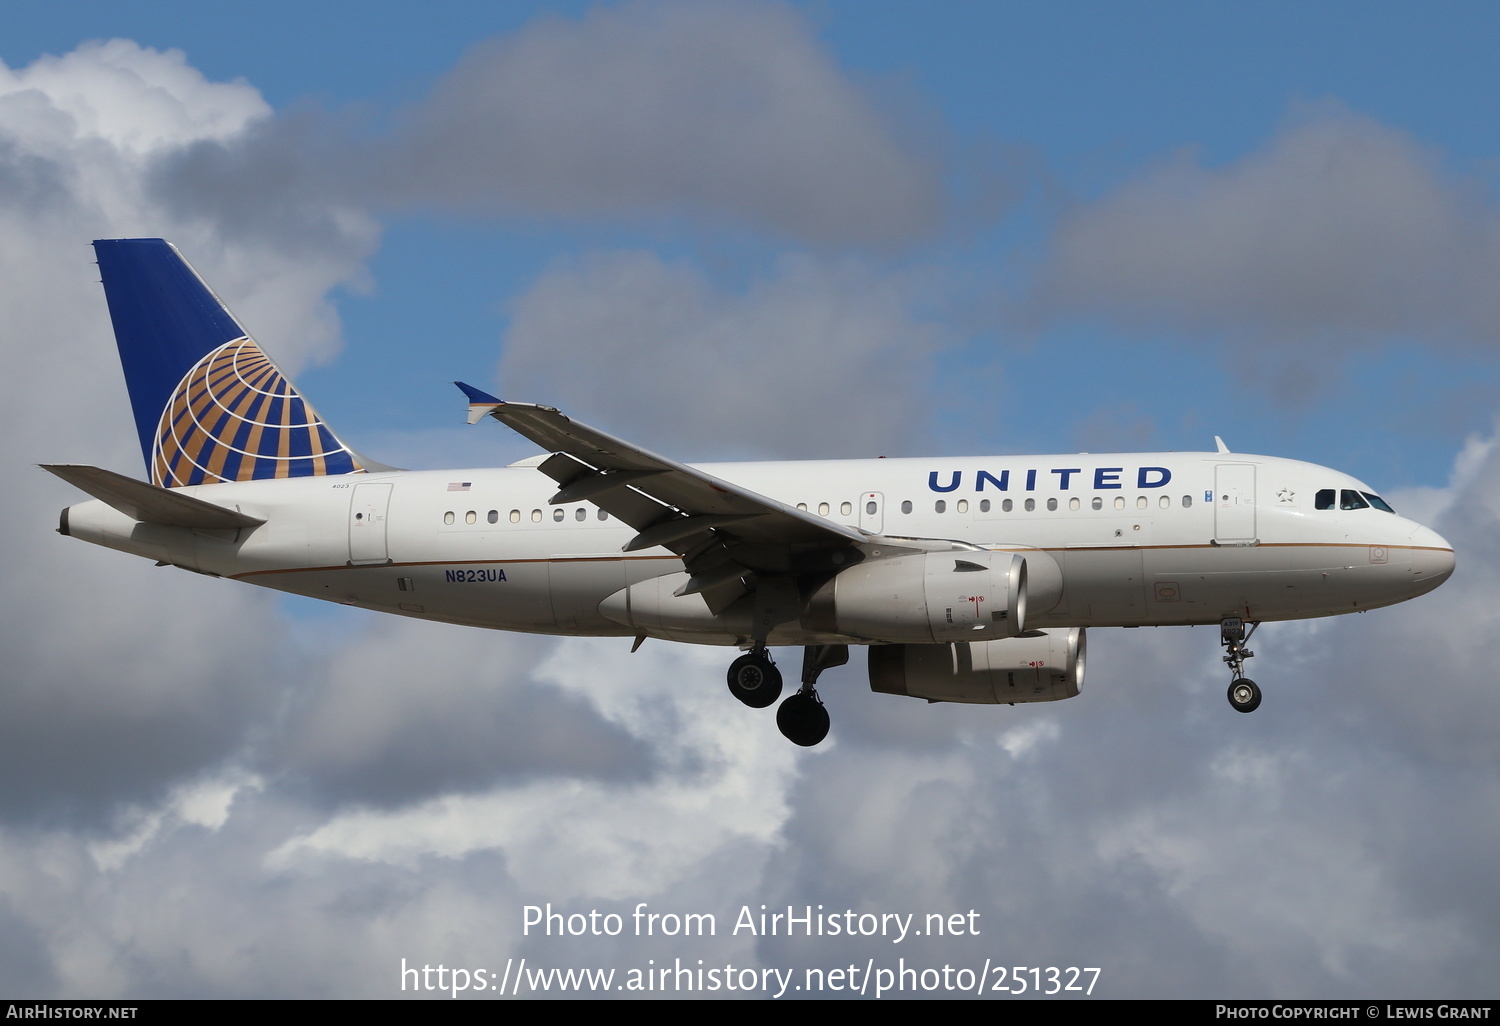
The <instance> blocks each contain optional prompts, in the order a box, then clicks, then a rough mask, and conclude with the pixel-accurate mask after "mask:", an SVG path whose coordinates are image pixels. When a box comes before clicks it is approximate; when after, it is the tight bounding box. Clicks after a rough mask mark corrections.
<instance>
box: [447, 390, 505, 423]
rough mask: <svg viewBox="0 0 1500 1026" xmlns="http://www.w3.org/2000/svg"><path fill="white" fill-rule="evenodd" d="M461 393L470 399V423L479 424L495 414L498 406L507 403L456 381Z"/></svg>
mask: <svg viewBox="0 0 1500 1026" xmlns="http://www.w3.org/2000/svg"><path fill="white" fill-rule="evenodd" d="M454 384H455V385H457V386H458V389H459V391H460V392H462V393H463V394H464V395H466V396H468V397H469V423H470V424H478V423H479V422H480V421H481V420H483V419H484V418H485V417H486V416H487V415H489V414H491V413H494V412H495V408H496V407H497V406H504V405H505V402H504V401H503V400H501V399H496V398H495V397H494V396H492V395H490V394H489V393H488V392H485V391H483V390H482V389H478V388H475V387H474V386H473V385H466V384H464V383H463V382H462V381H455V382H454Z"/></svg>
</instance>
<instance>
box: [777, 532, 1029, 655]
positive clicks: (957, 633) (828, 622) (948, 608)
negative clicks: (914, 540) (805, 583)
mask: <svg viewBox="0 0 1500 1026" xmlns="http://www.w3.org/2000/svg"><path fill="white" fill-rule="evenodd" d="M1026 581H1027V571H1026V559H1025V557H1023V556H1020V555H1017V554H1016V553H1013V552H974V551H968V550H961V551H947V552H918V553H912V554H909V555H904V556H892V557H890V558H887V559H872V560H866V561H864V562H863V563H858V564H856V565H854V566H852V567H850V568H848V569H847V570H844V571H842V572H840V573H839V574H838V576H836V577H834V578H833V579H832V580H830V581H828V582H827V583H826V584H824V585H823V586H822V587H821V588H819V589H818V590H817V592H816V593H814V594H813V596H812V598H811V600H810V601H809V602H808V608H807V615H806V616H805V617H804V619H803V625H804V626H806V627H808V628H810V629H812V630H818V631H825V632H828V633H833V634H842V635H846V636H848V637H853V638H866V639H868V640H870V641H884V642H913V643H916V644H933V643H935V642H943V641H959V640H964V641H970V640H973V641H982V640H986V639H989V638H1007V637H1011V636H1013V635H1016V634H1020V633H1021V632H1022V631H1024V630H1025V629H1026V628H1025V621H1026V600H1027V599H1026V592H1027V586H1026Z"/></svg>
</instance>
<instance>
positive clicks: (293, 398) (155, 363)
mask: <svg viewBox="0 0 1500 1026" xmlns="http://www.w3.org/2000/svg"><path fill="white" fill-rule="evenodd" d="M94 252H95V253H97V254H98V257H99V271H100V277H101V278H102V279H103V281H104V295H105V298H106V299H107V300H108V301H109V316H110V319H111V320H112V321H113V322H114V326H115V342H116V343H117V344H118V345H119V347H120V362H121V363H122V364H123V365H124V368H125V383H126V385H127V386H128V387H129V389H130V405H131V408H132V409H133V410H134V411H135V426H136V431H137V432H138V433H139V434H140V437H141V451H142V452H143V453H144V455H145V457H146V469H147V471H148V472H149V473H150V476H151V483H152V484H156V485H162V486H164V487H168V488H175V487H178V486H180V485H197V484H214V483H216V482H220V481H250V480H259V479H262V478H276V477H316V476H321V475H325V474H353V473H359V472H360V471H362V470H364V469H365V468H364V467H363V465H362V464H361V462H360V460H359V459H358V458H357V457H356V456H355V454H354V453H353V452H352V451H351V450H350V449H349V448H348V447H347V446H345V445H344V444H343V443H342V442H341V441H339V440H338V438H337V437H336V436H335V435H334V434H333V432H332V431H330V430H329V429H328V426H327V425H326V424H324V423H323V421H322V418H320V417H319V416H318V414H317V412H316V411H315V410H314V409H313V408H312V405H311V404H310V403H308V402H307V401H306V400H304V399H303V398H302V396H301V395H299V394H298V392H297V390H296V388H294V387H293V386H292V383H291V382H290V381H288V380H287V378H286V376H285V375H283V374H282V373H281V371H280V370H278V369H277V368H276V365H275V364H273V363H272V362H271V361H270V360H269V359H267V357H266V356H265V354H263V353H262V352H261V351H260V347H259V346H257V345H256V344H255V340H254V339H252V338H251V337H250V336H249V335H248V334H247V333H246V332H245V329H244V328H242V327H240V325H239V322H238V321H236V320H235V319H234V317H233V315H231V314H230V312H229V311H228V310H227V309H225V308H224V304H223V303H221V302H220V301H219V298H218V297H217V296H215V295H214V294H213V292H212V290H210V289H209V287H208V286H207V285H205V284H204V282H203V279H202V278H199V277H198V274H197V272H196V271H194V270H193V269H192V268H191V267H190V266H188V263H187V261H186V260H184V259H182V255H181V254H180V253H178V252H177V249H176V247H174V246H172V245H171V244H170V243H168V242H165V241H163V240H161V239H108V240H100V241H97V242H95V243H94Z"/></svg>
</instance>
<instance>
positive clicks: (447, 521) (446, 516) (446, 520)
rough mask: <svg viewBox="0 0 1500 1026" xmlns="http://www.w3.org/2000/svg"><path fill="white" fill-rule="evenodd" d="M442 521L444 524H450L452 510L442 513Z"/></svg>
mask: <svg viewBox="0 0 1500 1026" xmlns="http://www.w3.org/2000/svg"><path fill="white" fill-rule="evenodd" d="M443 523H445V524H451V523H453V513H452V511H449V512H447V513H444V514H443Z"/></svg>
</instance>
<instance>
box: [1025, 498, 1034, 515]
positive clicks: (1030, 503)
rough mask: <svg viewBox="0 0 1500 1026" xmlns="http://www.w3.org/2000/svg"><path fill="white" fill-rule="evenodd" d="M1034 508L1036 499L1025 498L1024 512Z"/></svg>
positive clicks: (1031, 510) (1029, 511)
mask: <svg viewBox="0 0 1500 1026" xmlns="http://www.w3.org/2000/svg"><path fill="white" fill-rule="evenodd" d="M1035 509H1036V500H1035V499H1027V500H1026V512H1028V513H1031V512H1033V511H1034V510H1035Z"/></svg>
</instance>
